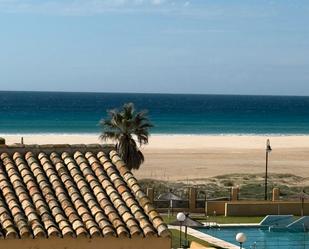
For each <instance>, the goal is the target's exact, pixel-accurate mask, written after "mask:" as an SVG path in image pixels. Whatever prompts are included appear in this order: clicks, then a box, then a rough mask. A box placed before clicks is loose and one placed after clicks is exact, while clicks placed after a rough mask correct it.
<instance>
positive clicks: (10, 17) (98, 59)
mask: <svg viewBox="0 0 309 249" xmlns="http://www.w3.org/2000/svg"><path fill="white" fill-rule="evenodd" d="M308 24H309V1H308V0H277V1H274V0H273V1H266V0H252V1H245V0H242V1H240V0H233V1H231V0H188V1H187V0H113V1H112V0H62V1H60V0H0V30H1V35H0V90H48V91H95V92H160V93H167V92H168V93H219V94H220V93H222V94H283V95H309V27H308Z"/></svg>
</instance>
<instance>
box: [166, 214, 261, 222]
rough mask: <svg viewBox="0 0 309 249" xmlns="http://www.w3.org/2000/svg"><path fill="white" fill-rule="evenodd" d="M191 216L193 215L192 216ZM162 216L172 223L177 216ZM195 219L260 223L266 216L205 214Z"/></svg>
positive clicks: (201, 220) (194, 217) (200, 220)
mask: <svg viewBox="0 0 309 249" xmlns="http://www.w3.org/2000/svg"><path fill="white" fill-rule="evenodd" d="M190 217H191V216H190ZM162 218H163V220H164V222H165V223H167V224H168V223H171V222H173V221H175V220H176V216H170V218H168V216H167V215H162ZM192 218H193V219H195V220H197V221H199V222H217V223H218V224H239V223H260V222H261V221H262V220H263V219H264V218H265V217H264V216H263V217H260V216H258V217H226V216H223V215H222V216H221V215H220V216H216V217H213V216H211V217H208V219H207V217H205V216H203V215H200V216H192Z"/></svg>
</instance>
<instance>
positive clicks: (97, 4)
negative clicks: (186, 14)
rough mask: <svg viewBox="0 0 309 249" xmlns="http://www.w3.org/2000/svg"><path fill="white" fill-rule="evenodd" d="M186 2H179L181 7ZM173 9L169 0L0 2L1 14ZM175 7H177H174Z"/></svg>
mask: <svg viewBox="0 0 309 249" xmlns="http://www.w3.org/2000/svg"><path fill="white" fill-rule="evenodd" d="M183 3H184V0H180V1H179V4H178V5H179V6H180V5H181V4H183ZM154 6H156V7H160V8H170V7H173V5H171V4H170V3H169V1H168V0H66V1H64V0H63V1H61V0H40V1H36V0H0V13H4V12H6V13H20V12H22V13H24V12H29V13H49V14H76V15H78V14H81V15H83V14H85V15H88V14H99V13H103V12H110V11H124V12H125V11H128V12H132V11H150V10H156V11H157V10H158V8H153V7H154ZM174 7H175V6H174Z"/></svg>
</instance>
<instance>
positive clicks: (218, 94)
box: [0, 90, 309, 97]
mask: <svg viewBox="0 0 309 249" xmlns="http://www.w3.org/2000/svg"><path fill="white" fill-rule="evenodd" d="M1 92H26V93H29V92H35V93H40V92H41V93H107V94H149V95H151V94H157V95H197V96H201V95H216V96H261V97H262V96H268V97H309V95H292V94H291V95H287V94H283V95H282V94H253V93H247V94H246V93H192V92H189V93H171V92H165V93H160V92H117V91H107V92H102V91H98V92H96V91H66V90H64V91H61V90H0V93H1Z"/></svg>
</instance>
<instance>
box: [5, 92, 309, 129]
mask: <svg viewBox="0 0 309 249" xmlns="http://www.w3.org/2000/svg"><path fill="white" fill-rule="evenodd" d="M128 102H132V103H134V104H135V106H136V109H137V110H148V112H149V118H150V120H151V122H152V123H153V125H154V127H153V128H152V130H151V133H152V134H171V135H173V134H187V135H193V134H200V135H202V134H209V135H226V134H261V135H264V134H276V135H305V134H309V97H297V96H251V95H250V96H249V95H207V94H200V95H197V94H194V95H193V94H142V93H76V92H75V93H73V92H8V91H2V92H0V134H34V133H42V134H81V133H82V134H99V133H100V131H101V127H100V126H99V121H100V120H101V119H102V118H106V110H109V109H114V108H120V107H121V106H122V105H123V104H124V103H128Z"/></svg>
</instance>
